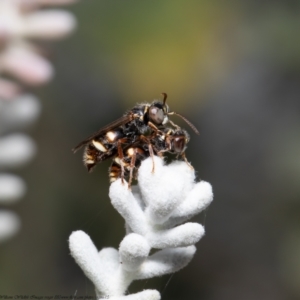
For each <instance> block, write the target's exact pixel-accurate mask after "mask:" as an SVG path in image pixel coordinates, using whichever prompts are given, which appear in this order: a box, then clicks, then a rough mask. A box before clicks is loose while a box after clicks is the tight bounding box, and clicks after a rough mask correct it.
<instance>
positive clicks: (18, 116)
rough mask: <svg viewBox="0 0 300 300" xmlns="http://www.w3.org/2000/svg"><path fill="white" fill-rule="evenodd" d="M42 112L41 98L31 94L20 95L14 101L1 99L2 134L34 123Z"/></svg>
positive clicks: (0, 118) (0, 121)
mask: <svg viewBox="0 0 300 300" xmlns="http://www.w3.org/2000/svg"><path fill="white" fill-rule="evenodd" d="M40 112H41V104H40V102H39V100H38V99H37V98H36V97H35V96H33V95H30V94H24V95H20V96H19V97H17V98H15V99H14V100H13V101H0V134H1V133H4V132H6V131H10V130H12V129H19V128H24V127H27V126H28V125H30V124H32V123H34V122H35V121H36V120H37V118H38V117H39V115H40Z"/></svg>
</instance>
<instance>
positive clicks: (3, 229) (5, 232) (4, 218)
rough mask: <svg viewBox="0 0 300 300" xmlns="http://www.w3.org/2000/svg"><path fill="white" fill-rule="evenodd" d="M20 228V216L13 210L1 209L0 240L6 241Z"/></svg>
mask: <svg viewBox="0 0 300 300" xmlns="http://www.w3.org/2000/svg"><path fill="white" fill-rule="evenodd" d="M19 228H20V219H19V217H18V216H17V215H16V214H15V213H12V212H8V211H5V210H1V211H0V241H2V242H3V241H5V240H7V239H8V238H10V237H12V236H14V235H15V234H16V233H17V232H18V230H19Z"/></svg>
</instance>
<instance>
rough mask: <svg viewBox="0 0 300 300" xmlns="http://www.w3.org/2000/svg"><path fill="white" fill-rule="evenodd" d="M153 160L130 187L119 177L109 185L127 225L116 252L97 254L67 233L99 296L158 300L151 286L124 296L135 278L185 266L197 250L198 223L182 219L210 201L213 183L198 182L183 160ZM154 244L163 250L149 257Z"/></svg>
mask: <svg viewBox="0 0 300 300" xmlns="http://www.w3.org/2000/svg"><path fill="white" fill-rule="evenodd" d="M154 163H155V172H154V173H152V167H153V162H152V159H151V158H148V159H146V160H145V161H143V162H142V164H141V167H140V168H139V173H138V186H137V187H134V188H133V191H131V190H130V189H128V185H127V183H124V184H122V182H121V179H118V180H117V181H115V182H113V183H112V184H111V186H110V191H109V197H110V199H111V202H112V204H113V206H114V207H115V209H116V210H117V211H118V212H119V213H120V214H121V215H122V217H123V218H124V220H125V222H126V229H127V235H126V236H125V238H124V239H123V241H122V242H121V244H120V247H119V251H117V250H116V249H114V248H104V249H102V250H101V251H100V252H99V253H98V250H97V249H96V247H95V246H94V244H93V242H92V241H91V239H90V237H89V236H88V235H87V234H85V233H84V232H83V231H76V232H73V233H72V234H71V236H70V239H69V246H70V250H71V255H72V256H73V257H74V259H75V261H76V262H77V263H78V265H79V266H80V267H81V268H82V270H83V272H84V273H85V275H86V276H87V277H88V278H89V279H90V280H91V281H92V282H93V284H94V285H95V289H96V294H97V297H98V299H99V298H100V299H107V298H108V297H109V299H120V300H121V299H124V300H125V299H160V295H159V293H158V292H157V291H153V290H148V291H143V292H141V293H139V294H135V295H127V296H124V295H125V293H126V290H127V288H128V286H129V284H130V283H131V282H132V281H133V280H138V279H147V278H152V277H155V276H162V275H164V274H169V273H173V272H176V271H178V270H180V269H182V268H183V267H185V266H186V265H187V264H188V263H189V262H190V261H191V259H192V258H193V256H194V253H195V251H196V247H195V246H194V244H195V243H197V242H198V241H199V240H200V239H201V237H202V236H203V235H204V227H203V226H202V225H200V224H198V223H184V222H185V221H187V220H188V219H190V218H191V217H193V216H194V215H196V214H198V213H199V212H201V211H202V210H203V209H205V208H206V207H207V206H208V205H209V204H210V202H211V201H212V199H213V193H212V188H211V185H210V184H209V183H207V182H205V181H200V182H198V183H196V182H195V173H194V170H192V169H191V168H190V166H188V165H187V164H186V163H185V162H181V161H175V162H173V163H172V164H170V165H168V166H166V165H164V161H163V160H162V159H161V158H159V157H154ZM183 223H184V224H183ZM152 248H156V249H162V250H159V251H157V252H155V253H154V254H151V255H150V256H149V253H150V250H151V249H152Z"/></svg>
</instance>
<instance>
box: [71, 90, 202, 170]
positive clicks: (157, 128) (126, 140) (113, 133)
mask: <svg viewBox="0 0 300 300" xmlns="http://www.w3.org/2000/svg"><path fill="white" fill-rule="evenodd" d="M162 95H163V101H157V100H154V101H153V102H152V103H151V104H149V103H146V104H138V105H136V106H134V107H133V108H132V109H131V110H129V111H127V112H126V113H125V114H124V115H123V116H122V117H121V118H119V119H117V120H115V121H113V122H112V123H110V124H108V125H106V126H104V127H103V128H101V129H100V130H98V131H97V132H95V133H94V134H92V135H91V136H89V137H88V138H87V139H85V140H83V141H82V142H80V143H79V144H78V145H77V146H76V147H74V148H73V149H72V150H73V152H76V151H77V150H78V149H80V148H81V147H83V146H85V150H84V154H83V162H84V165H85V166H86V167H87V169H88V171H91V170H92V169H93V168H94V167H95V166H96V164H98V163H100V162H102V161H104V160H106V159H109V158H114V157H116V158H117V157H119V158H122V157H123V150H124V149H127V148H130V146H132V145H134V144H135V143H136V142H138V143H139V142H140V137H141V136H153V135H154V136H155V135H158V138H159V137H160V136H163V135H164V134H163V130H165V128H166V124H167V123H170V124H171V125H172V126H173V127H174V128H176V129H179V126H178V125H176V124H174V123H173V122H172V121H171V120H170V119H169V116H170V115H177V116H179V117H180V118H182V119H183V120H184V121H185V122H186V123H187V124H188V125H189V126H190V127H191V128H192V129H193V130H194V131H195V132H196V133H197V134H199V132H198V130H197V129H196V128H195V126H194V125H193V124H191V123H190V122H189V121H188V120H187V119H186V118H184V117H183V116H182V115H180V114H178V113H175V112H171V111H170V110H169V106H168V105H167V104H166V100H167V94H166V93H162ZM151 143H152V142H151Z"/></svg>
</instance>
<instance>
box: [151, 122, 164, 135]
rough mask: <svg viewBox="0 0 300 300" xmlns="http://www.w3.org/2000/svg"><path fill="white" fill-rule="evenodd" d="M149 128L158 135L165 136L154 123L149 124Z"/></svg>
mask: <svg viewBox="0 0 300 300" xmlns="http://www.w3.org/2000/svg"><path fill="white" fill-rule="evenodd" d="M148 126H149V127H151V128H152V129H153V130H154V131H155V132H156V133H159V134H163V132H162V131H161V130H159V129H158V128H157V127H156V126H155V125H154V124H153V123H152V122H150V121H149V122H148Z"/></svg>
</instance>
